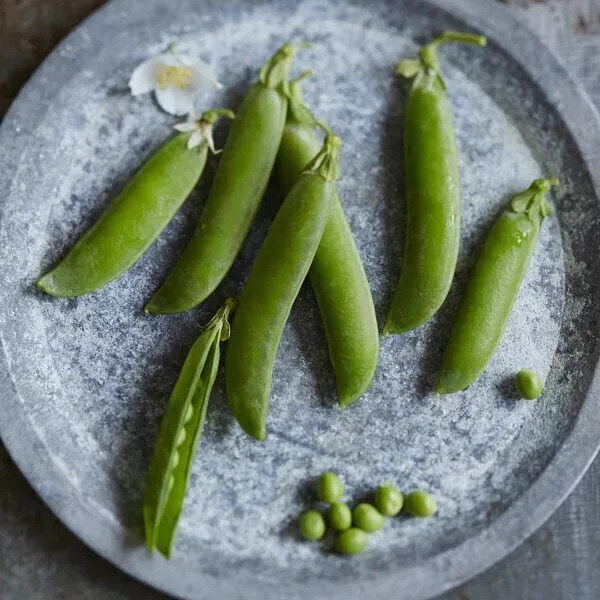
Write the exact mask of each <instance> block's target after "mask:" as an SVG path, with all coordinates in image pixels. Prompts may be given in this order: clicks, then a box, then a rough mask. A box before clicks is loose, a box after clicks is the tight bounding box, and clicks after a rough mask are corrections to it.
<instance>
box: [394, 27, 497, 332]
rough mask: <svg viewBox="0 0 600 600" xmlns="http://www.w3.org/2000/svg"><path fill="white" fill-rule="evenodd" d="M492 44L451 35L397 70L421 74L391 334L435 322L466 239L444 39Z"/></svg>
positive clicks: (411, 119) (412, 118)
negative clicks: (440, 54) (441, 51)
mask: <svg viewBox="0 0 600 600" xmlns="http://www.w3.org/2000/svg"><path fill="white" fill-rule="evenodd" d="M450 41H452V42H464V43H472V44H478V45H480V46H482V45H485V43H486V39H485V38H484V37H482V36H475V35H470V34H462V33H454V32H446V33H444V34H442V35H441V36H439V37H438V38H436V39H435V40H434V41H433V42H431V43H430V44H428V45H426V46H424V47H423V48H422V49H421V51H420V53H419V59H418V60H403V61H402V62H401V63H400V65H399V66H398V73H400V74H401V75H403V76H405V77H414V81H413V84H412V87H411V90H410V93H409V96H408V102H407V104H406V109H405V118H404V162H405V177H406V206H407V220H406V237H405V242H404V257H403V260H402V267H401V269H400V279H399V281H398V285H397V287H396V292H395V294H394V298H393V300H392V304H391V308H390V312H389V315H388V318H387V321H386V324H385V327H384V330H383V332H384V334H388V333H402V332H405V331H409V330H411V329H415V328H417V327H419V326H420V325H423V323H425V322H426V321H428V320H429V319H430V318H431V317H432V316H433V315H434V314H435V313H436V311H437V310H438V309H439V307H440V306H441V305H442V303H443V302H444V300H445V299H446V296H447V295H448V290H449V289H450V284H451V283H452V279H453V277H454V270H455V268H456V260H457V258H458V249H459V243H460V221H461V205H460V204H461V203H460V181H459V171H458V151H457V148H456V139H455V135H454V125H453V123H452V111H451V108H450V104H449V102H448V99H447V98H446V93H445V84H444V81H443V79H442V76H441V72H440V66H439V63H438V60H437V48H438V46H439V45H440V44H442V43H445V42H450Z"/></svg>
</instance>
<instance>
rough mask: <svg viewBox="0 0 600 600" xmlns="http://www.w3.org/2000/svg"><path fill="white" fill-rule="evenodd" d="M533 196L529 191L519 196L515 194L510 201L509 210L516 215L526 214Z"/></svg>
mask: <svg viewBox="0 0 600 600" xmlns="http://www.w3.org/2000/svg"><path fill="white" fill-rule="evenodd" d="M532 196H533V194H532V192H531V191H530V190H525V191H524V192H520V193H519V194H515V195H514V196H513V198H512V200H511V201H510V208H511V210H513V211H514V212H516V213H524V212H527V209H528V208H529V204H530V202H531V198H532Z"/></svg>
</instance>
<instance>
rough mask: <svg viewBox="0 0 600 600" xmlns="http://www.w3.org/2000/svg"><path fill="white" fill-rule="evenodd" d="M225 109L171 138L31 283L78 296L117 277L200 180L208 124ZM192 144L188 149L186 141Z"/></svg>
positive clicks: (225, 112) (208, 114) (51, 291)
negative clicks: (59, 258)
mask: <svg viewBox="0 0 600 600" xmlns="http://www.w3.org/2000/svg"><path fill="white" fill-rule="evenodd" d="M219 116H227V117H229V118H233V113H232V112H231V111H230V110H224V109H218V110H212V111H208V112H206V113H204V114H203V115H202V116H201V117H200V119H198V121H197V122H196V131H194V132H187V133H182V134H179V135H176V136H174V137H173V138H171V139H170V140H169V141H167V142H166V143H165V144H164V145H163V146H161V147H160V148H159V149H158V150H157V151H156V152H155V153H154V154H153V155H152V156H151V157H150V159H149V160H148V161H147V162H146V163H145V164H144V166H142V167H141V169H140V170H139V171H138V172H137V173H136V174H135V175H134V176H133V178H132V179H131V180H130V181H129V183H128V184H127V185H126V186H125V188H124V189H123V191H121V193H120V194H119V195H118V196H117V197H116V198H115V199H114V200H113V202H112V203H111V204H110V206H109V207H108V208H107V209H106V210H105V211H104V213H102V215H101V216H100V218H99V219H98V221H96V223H95V224H94V225H93V226H92V227H91V228H90V229H88V231H87V232H86V233H85V234H84V235H83V236H82V237H81V239H80V240H79V241H78V242H77V243H76V244H75V245H74V246H73V247H72V248H71V250H70V251H69V252H68V254H67V255H66V256H65V257H64V258H63V259H62V261H61V262H60V263H58V265H56V267H54V268H53V269H52V270H51V271H49V272H48V273H47V274H46V275H44V276H43V277H42V278H41V279H39V281H38V282H37V285H38V286H39V287H40V288H42V289H43V290H44V291H45V292H47V293H48V294H52V295H53V296H61V297H69V296H81V295H82V294H87V293H88V292H91V291H93V290H96V289H98V288H100V287H102V286H103V285H106V284H107V283H108V282H109V281H112V280H113V279H116V278H117V277H119V275H122V274H123V273H124V272H125V271H126V270H127V269H129V267H131V266H132V265H133V264H134V263H135V262H136V261H137V260H138V259H139V258H140V256H142V254H143V253H144V252H145V251H146V250H147V249H148V247H149V246H150V244H152V242H153V241H154V240H155V239H156V238H157V237H158V235H159V234H160V232H161V231H162V230H163V229H164V228H165V227H166V226H167V224H168V223H169V221H170V220H171V219H172V218H173V215H174V214H175V213H176V212H177V210H178V209H179V207H180V206H181V205H182V204H183V202H184V200H185V199H186V198H187V197H188V196H189V194H190V192H191V191H192V189H193V188H194V186H195V185H196V183H197V182H198V179H200V175H202V171H203V170H204V164H205V162H206V154H207V149H208V147H209V144H211V143H212V134H211V128H212V124H213V123H214V122H215V121H216V119H217V118H218V117H219ZM191 141H192V142H193V143H196V142H199V143H198V145H194V146H193V147H190V146H191V144H190V142H191Z"/></svg>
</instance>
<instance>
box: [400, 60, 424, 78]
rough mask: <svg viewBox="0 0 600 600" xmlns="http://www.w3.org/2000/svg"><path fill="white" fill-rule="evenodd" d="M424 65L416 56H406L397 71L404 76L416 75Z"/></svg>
mask: <svg viewBox="0 0 600 600" xmlns="http://www.w3.org/2000/svg"><path fill="white" fill-rule="evenodd" d="M422 68H423V65H422V64H421V61H420V60H416V59H414V58H405V59H404V60H401V61H400V62H399V63H398V66H397V67H396V73H398V75H402V77H408V78H411V77H415V75H417V74H418V73H419V71H421V69H422Z"/></svg>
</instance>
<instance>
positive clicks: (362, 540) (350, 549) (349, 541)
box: [335, 527, 367, 554]
mask: <svg viewBox="0 0 600 600" xmlns="http://www.w3.org/2000/svg"><path fill="white" fill-rule="evenodd" d="M366 544H367V534H366V533H365V532H364V531H363V530H362V529H357V528H356V527H351V528H350V529H346V531H342V532H341V533H339V534H338V536H337V538H336V540H335V549H336V550H337V551H338V552H339V553H340V554H360V553H361V552H362V551H363V550H364V549H365V546H366Z"/></svg>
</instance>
